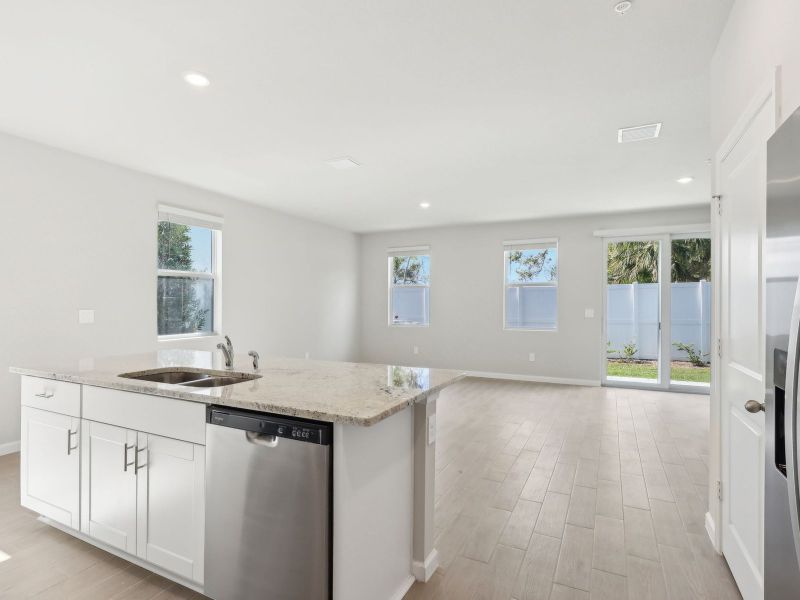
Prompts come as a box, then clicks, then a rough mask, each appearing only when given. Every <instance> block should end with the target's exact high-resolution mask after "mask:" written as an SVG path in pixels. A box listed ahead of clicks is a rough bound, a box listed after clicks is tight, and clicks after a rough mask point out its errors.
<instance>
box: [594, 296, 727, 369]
mask: <svg viewBox="0 0 800 600" xmlns="http://www.w3.org/2000/svg"><path fill="white" fill-rule="evenodd" d="M670 285H671V286H672V309H671V311H670V312H671V321H672V340H671V342H670V343H673V342H683V343H685V344H694V347H695V348H696V349H697V350H698V351H699V352H701V353H702V354H703V355H704V356H703V358H704V359H705V360H709V357H708V356H705V355H706V354H710V353H711V283H710V282H708V281H699V282H692V283H672V284H670ZM659 304H660V298H659V291H658V284H657V283H632V284H613V285H609V286H608V299H607V309H608V341H609V342H611V348H612V349H613V350H615V351H616V352H615V353H613V354H609V355H608V356H609V358H616V357H617V356H619V354H618V353H619V352H621V351H622V348H623V346H624V345H625V344H628V343H631V342H633V343H635V344H636V346H637V348H638V352H637V353H636V355H635V357H636V358H641V359H656V358H658V339H659V335H658V312H659V310H658V309H659ZM687 358H688V357H687V356H686V353H685V352H682V351H680V350H678V349H677V348H675V346H672V360H686V359H687Z"/></svg>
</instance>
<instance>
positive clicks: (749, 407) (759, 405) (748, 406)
mask: <svg viewBox="0 0 800 600" xmlns="http://www.w3.org/2000/svg"><path fill="white" fill-rule="evenodd" d="M744 409H745V410H746V411H747V412H750V413H759V412H762V411H766V410H767V407H766V406H764V403H763V402H759V401H758V400H748V401H747V402H745V403H744Z"/></svg>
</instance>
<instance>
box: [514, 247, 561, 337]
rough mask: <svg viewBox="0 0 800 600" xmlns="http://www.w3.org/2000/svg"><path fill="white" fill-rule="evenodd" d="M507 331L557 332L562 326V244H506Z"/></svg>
mask: <svg viewBox="0 0 800 600" xmlns="http://www.w3.org/2000/svg"><path fill="white" fill-rule="evenodd" d="M504 250H505V252H504V272H505V289H504V295H505V297H504V299H503V300H504V320H505V328H506V329H518V330H525V329H526V330H543V331H553V330H555V329H556V324H557V322H558V240H521V241H514V242H505V243H504Z"/></svg>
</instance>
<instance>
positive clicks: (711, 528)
mask: <svg viewBox="0 0 800 600" xmlns="http://www.w3.org/2000/svg"><path fill="white" fill-rule="evenodd" d="M706 533H707V534H708V538H709V539H710V540H711V546H712V547H713V548H714V550H716V551H717V554H722V552H721V551H720V549H719V548H717V526H716V525H715V524H714V518H713V517H712V516H711V513H710V512H707V513H706Z"/></svg>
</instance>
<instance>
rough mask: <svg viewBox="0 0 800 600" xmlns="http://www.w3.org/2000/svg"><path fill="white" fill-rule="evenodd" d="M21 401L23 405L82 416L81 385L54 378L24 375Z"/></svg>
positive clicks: (72, 415)
mask: <svg viewBox="0 0 800 600" xmlns="http://www.w3.org/2000/svg"><path fill="white" fill-rule="evenodd" d="M21 402H22V405H23V406H30V407H32V408H41V409H42V410H49V411H51V412H55V413H59V414H62V415H69V416H71V417H80V416H81V386H80V384H77V383H68V382H66V381H55V380H54V379H42V378H40V377H23V378H22V399H21Z"/></svg>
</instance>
